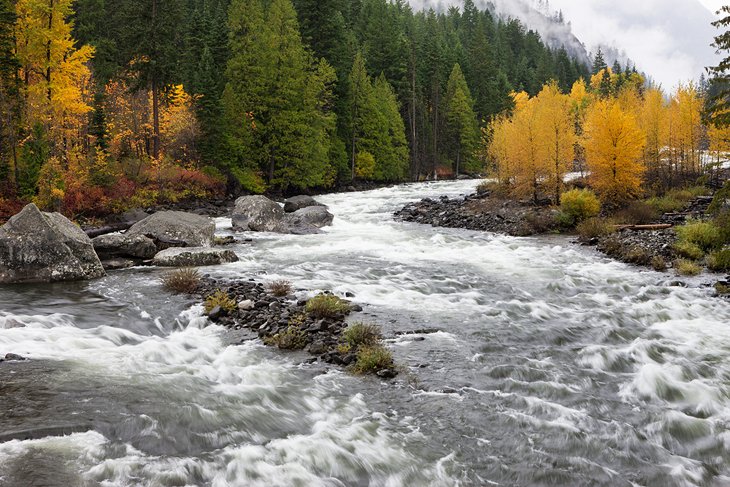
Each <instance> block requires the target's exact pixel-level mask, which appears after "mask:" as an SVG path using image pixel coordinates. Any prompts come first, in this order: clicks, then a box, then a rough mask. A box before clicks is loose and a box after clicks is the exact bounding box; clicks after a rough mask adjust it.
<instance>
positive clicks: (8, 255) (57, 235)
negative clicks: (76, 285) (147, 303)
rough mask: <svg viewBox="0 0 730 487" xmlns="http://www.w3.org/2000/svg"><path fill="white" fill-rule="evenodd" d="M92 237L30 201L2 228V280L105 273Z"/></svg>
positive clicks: (70, 278)
mask: <svg viewBox="0 0 730 487" xmlns="http://www.w3.org/2000/svg"><path fill="white" fill-rule="evenodd" d="M104 275H105V273H104V269H103V268H102V265H101V261H100V260H99V257H98V256H97V255H96V252H94V246H93V245H92V243H91V239H89V237H88V236H87V235H86V234H85V233H84V232H83V231H82V230H81V229H80V228H79V227H77V226H76V225H74V224H73V223H71V221H69V220H68V219H67V218H66V217H64V216H63V215H61V214H59V213H43V212H41V211H40V210H39V209H38V207H37V206H36V205H34V204H32V203H31V204H29V205H28V206H26V207H25V208H23V210H22V211H21V212H20V213H18V214H17V215H15V216H13V217H12V218H10V220H8V222H7V223H6V224H5V225H3V226H2V227H0V283H18V282H54V281H76V280H82V279H94V278H97V277H102V276H104Z"/></svg>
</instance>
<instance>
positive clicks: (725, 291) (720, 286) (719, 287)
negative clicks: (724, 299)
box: [715, 282, 730, 296]
mask: <svg viewBox="0 0 730 487" xmlns="http://www.w3.org/2000/svg"><path fill="white" fill-rule="evenodd" d="M715 291H717V295H718V296H730V286H728V285H727V284H724V283H722V282H718V283H716V284H715Z"/></svg>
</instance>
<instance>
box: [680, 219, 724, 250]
mask: <svg viewBox="0 0 730 487" xmlns="http://www.w3.org/2000/svg"><path fill="white" fill-rule="evenodd" d="M676 232H677V236H678V237H679V243H680V244H682V243H684V244H687V243H689V244H694V245H696V246H697V247H699V248H700V249H702V251H704V252H707V251H709V250H712V249H716V248H718V247H720V246H721V245H722V236H721V235H720V229H719V228H717V227H716V226H715V225H714V223H713V222H703V221H696V220H689V221H687V223H685V224H684V225H682V226H680V227H677V229H676Z"/></svg>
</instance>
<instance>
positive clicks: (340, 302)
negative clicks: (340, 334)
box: [304, 294, 350, 319]
mask: <svg viewBox="0 0 730 487" xmlns="http://www.w3.org/2000/svg"><path fill="white" fill-rule="evenodd" d="M304 310H305V311H306V312H307V314H308V315H309V316H311V317H313V318H318V319H321V318H334V317H336V316H338V315H342V314H347V313H348V312H349V311H350V304H349V303H348V302H347V301H345V300H344V299H341V298H338V297H337V296H333V295H332V294H320V295H318V296H315V297H313V298H312V299H310V300H309V301H307V304H306V306H305V308H304Z"/></svg>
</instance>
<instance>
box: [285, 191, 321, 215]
mask: <svg viewBox="0 0 730 487" xmlns="http://www.w3.org/2000/svg"><path fill="white" fill-rule="evenodd" d="M309 206H324V205H323V204H322V203H319V202H318V201H317V200H315V199H314V198H312V197H311V196H305V195H301V196H292V197H291V198H288V199H285V200H284V211H285V212H287V213H294V212H295V211H297V210H301V209H302V208H307V207H309Z"/></svg>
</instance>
